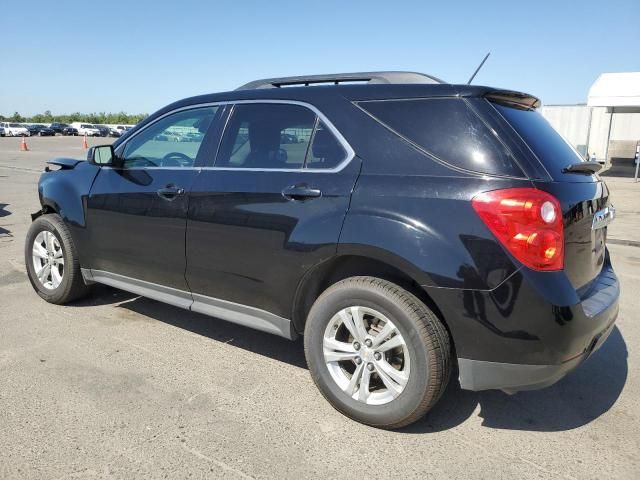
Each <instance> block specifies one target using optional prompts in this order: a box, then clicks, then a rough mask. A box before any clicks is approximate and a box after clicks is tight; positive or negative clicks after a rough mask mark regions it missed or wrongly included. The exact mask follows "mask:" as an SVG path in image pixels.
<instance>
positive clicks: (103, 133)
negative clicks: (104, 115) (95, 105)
mask: <svg viewBox="0 0 640 480" xmlns="http://www.w3.org/2000/svg"><path fill="white" fill-rule="evenodd" d="M94 126H95V127H96V128H97V129H98V130H99V131H100V136H101V137H108V136H109V131H110V130H111V129H110V128H109V127H107V126H106V125H94Z"/></svg>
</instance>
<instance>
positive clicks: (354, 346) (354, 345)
mask: <svg viewBox="0 0 640 480" xmlns="http://www.w3.org/2000/svg"><path fill="white" fill-rule="evenodd" d="M353 348H354V349H355V350H360V344H359V343H358V342H353Z"/></svg>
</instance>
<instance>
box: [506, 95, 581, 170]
mask: <svg viewBox="0 0 640 480" xmlns="http://www.w3.org/2000/svg"><path fill="white" fill-rule="evenodd" d="M494 106H495V107H496V108H497V109H498V111H499V112H500V113H501V114H502V116H503V117H504V118H505V119H506V120H507V122H509V123H510V124H511V126H512V127H513V128H514V129H515V131H516V132H518V134H519V135H520V136H521V137H522V139H523V140H524V141H525V143H526V144H527V145H528V146H529V148H530V149H531V151H532V152H533V153H534V154H535V155H536V157H538V159H539V160H540V162H542V164H543V165H544V167H545V168H546V169H547V171H548V172H549V173H550V174H551V176H552V177H554V178H558V176H560V175H562V169H563V168H565V167H567V166H569V165H571V164H573V163H577V162H582V161H584V159H583V158H582V157H581V156H580V154H579V153H578V152H577V151H576V150H575V149H574V148H573V147H572V146H571V145H570V144H569V143H568V142H567V141H566V140H565V139H564V138H563V137H562V136H561V135H560V134H559V133H558V132H556V131H555V130H554V128H553V127H552V126H551V125H550V124H549V122H547V121H546V120H545V118H544V117H543V116H542V115H540V114H539V113H538V112H536V111H534V110H522V109H518V108H514V107H507V106H505V105H500V104H494Z"/></svg>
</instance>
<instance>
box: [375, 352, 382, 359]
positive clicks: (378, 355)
mask: <svg viewBox="0 0 640 480" xmlns="http://www.w3.org/2000/svg"><path fill="white" fill-rule="evenodd" d="M373 358H375V359H376V360H380V359H381V358H382V354H381V353H380V352H376V353H374V354H373Z"/></svg>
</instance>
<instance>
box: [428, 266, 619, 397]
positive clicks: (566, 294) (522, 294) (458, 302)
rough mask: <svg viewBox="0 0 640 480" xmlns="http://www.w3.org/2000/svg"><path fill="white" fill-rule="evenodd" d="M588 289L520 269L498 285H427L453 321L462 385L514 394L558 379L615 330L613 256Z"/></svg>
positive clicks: (616, 299)
mask: <svg viewBox="0 0 640 480" xmlns="http://www.w3.org/2000/svg"><path fill="white" fill-rule="evenodd" d="M585 288H586V290H585V289H582V290H581V291H580V292H578V291H576V290H575V288H574V287H573V286H572V285H571V283H570V282H569V280H568V278H567V276H566V275H564V273H563V272H549V273H541V272H531V271H527V270H525V269H521V270H519V271H518V272H516V273H515V274H514V275H512V276H511V277H510V278H509V279H507V280H506V281H505V282H504V283H503V284H501V285H500V286H499V287H497V288H495V289H493V290H488V291H482V290H457V289H441V288H432V289H427V288H426V289H425V290H427V292H428V293H429V294H430V295H431V297H432V299H433V300H434V302H435V303H436V305H437V306H438V307H439V308H440V310H441V312H442V314H443V316H444V318H445V320H446V321H447V325H448V326H449V329H450V332H451V335H452V337H453V342H454V345H455V349H456V354H457V356H458V364H459V371H460V384H461V387H462V388H463V389H468V390H488V389H500V390H505V391H508V392H516V391H519V390H530V389H536V388H543V387H546V386H548V385H551V384H553V383H555V382H557V381H558V380H560V379H561V378H562V377H563V376H565V375H566V374H567V373H568V372H570V371H571V370H573V369H574V368H576V367H577V366H578V365H580V363H582V362H583V361H584V360H585V359H586V358H588V357H589V355H591V354H592V353H593V352H594V351H595V350H597V349H598V348H600V346H601V345H602V343H603V342H604V341H605V340H606V338H607V337H608V336H609V334H610V333H611V331H612V330H613V328H614V324H615V320H616V318H617V316H618V302H619V295H620V286H619V282H618V279H617V277H616V275H615V273H614V271H613V268H612V266H611V263H610V260H609V257H608V255H607V257H606V260H605V264H604V265H603V267H602V270H601V273H600V274H599V275H598V277H596V278H595V279H594V280H593V282H591V283H590V284H589V285H588V286H587V287H585Z"/></svg>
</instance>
